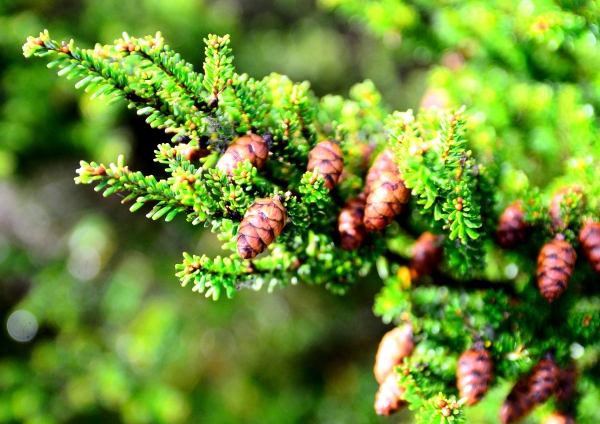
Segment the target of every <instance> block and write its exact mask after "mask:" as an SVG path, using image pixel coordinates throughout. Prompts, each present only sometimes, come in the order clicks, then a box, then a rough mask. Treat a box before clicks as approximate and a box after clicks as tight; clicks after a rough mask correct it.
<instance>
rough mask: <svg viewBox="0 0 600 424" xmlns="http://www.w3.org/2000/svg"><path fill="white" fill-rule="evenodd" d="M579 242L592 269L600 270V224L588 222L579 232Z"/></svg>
mask: <svg viewBox="0 0 600 424" xmlns="http://www.w3.org/2000/svg"><path fill="white" fill-rule="evenodd" d="M579 243H581V248H582V249H583V254H584V255H585V257H586V258H588V261H589V262H590V265H591V266H592V269H593V270H594V271H596V272H600V224H598V223H597V222H588V223H587V224H585V225H584V226H583V227H582V228H581V231H580V232H579Z"/></svg>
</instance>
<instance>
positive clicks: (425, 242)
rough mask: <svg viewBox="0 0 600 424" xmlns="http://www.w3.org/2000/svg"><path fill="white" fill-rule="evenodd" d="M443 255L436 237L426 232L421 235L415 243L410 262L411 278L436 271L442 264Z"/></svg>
mask: <svg viewBox="0 0 600 424" xmlns="http://www.w3.org/2000/svg"><path fill="white" fill-rule="evenodd" d="M443 254H444V251H443V249H442V246H441V245H440V239H439V237H438V236H434V235H433V234H431V233H430V232H428V231H426V232H424V233H423V234H421V235H420V236H419V238H418V239H417V242H416V243H415V246H414V248H413V256H412V259H411V261H410V269H411V273H412V274H413V276H412V277H413V278H419V277H423V276H425V275H429V274H431V273H432V272H434V271H436V270H437V269H438V267H439V266H440V263H442V257H443Z"/></svg>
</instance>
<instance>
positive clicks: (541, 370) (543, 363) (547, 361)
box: [529, 354, 558, 405]
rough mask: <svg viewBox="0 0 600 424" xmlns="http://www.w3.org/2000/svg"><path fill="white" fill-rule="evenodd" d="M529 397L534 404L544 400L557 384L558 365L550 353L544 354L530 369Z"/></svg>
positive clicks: (551, 393)
mask: <svg viewBox="0 0 600 424" xmlns="http://www.w3.org/2000/svg"><path fill="white" fill-rule="evenodd" d="M529 385H530V397H531V400H532V401H533V403H534V404H535V405H539V404H540V403H544V402H546V400H548V398H549V397H550V396H552V395H553V394H554V391H555V390H556V387H557V385H558V366H557V365H556V361H555V360H554V358H553V357H552V355H550V354H546V356H545V357H544V358H542V359H541V360H540V361H539V362H538V363H537V364H536V365H535V366H534V367H533V369H532V370H531V377H530V382H529Z"/></svg>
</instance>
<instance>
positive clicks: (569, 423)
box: [542, 412, 575, 424]
mask: <svg viewBox="0 0 600 424" xmlns="http://www.w3.org/2000/svg"><path fill="white" fill-rule="evenodd" d="M542 424H575V420H574V419H573V417H572V416H570V415H568V414H565V413H563V412H555V413H554V414H552V415H548V416H547V417H546V418H545V419H544V421H543V422H542Z"/></svg>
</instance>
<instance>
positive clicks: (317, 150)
mask: <svg viewBox="0 0 600 424" xmlns="http://www.w3.org/2000/svg"><path fill="white" fill-rule="evenodd" d="M315 168H319V175H322V176H323V178H325V187H327V188H328V189H329V190H331V189H333V188H334V187H335V186H336V184H337V183H338V180H339V179H340V174H341V173H342V171H343V169H344V155H343V153H342V149H341V148H340V146H339V145H338V144H337V143H334V142H333V141H329V140H326V141H321V142H320V143H317V145H316V146H315V147H314V148H313V149H312V150H311V151H310V153H309V155H308V167H307V170H308V171H310V172H312V171H314V170H315Z"/></svg>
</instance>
